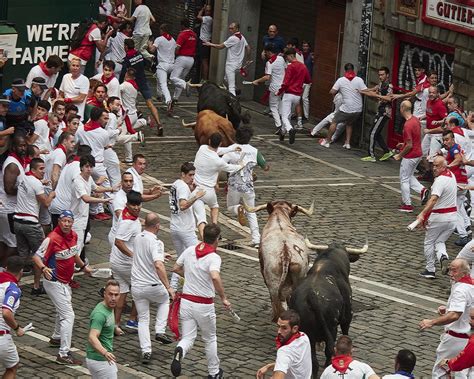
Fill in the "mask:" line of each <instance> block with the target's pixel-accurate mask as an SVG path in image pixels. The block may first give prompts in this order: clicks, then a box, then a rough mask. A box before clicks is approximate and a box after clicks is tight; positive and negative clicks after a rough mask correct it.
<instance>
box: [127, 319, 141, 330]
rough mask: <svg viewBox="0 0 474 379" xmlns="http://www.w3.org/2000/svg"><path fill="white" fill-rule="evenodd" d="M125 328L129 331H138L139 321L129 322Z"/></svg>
mask: <svg viewBox="0 0 474 379" xmlns="http://www.w3.org/2000/svg"><path fill="white" fill-rule="evenodd" d="M125 327H126V328H128V329H135V330H138V321H135V320H128V321H127V323H126V324H125Z"/></svg>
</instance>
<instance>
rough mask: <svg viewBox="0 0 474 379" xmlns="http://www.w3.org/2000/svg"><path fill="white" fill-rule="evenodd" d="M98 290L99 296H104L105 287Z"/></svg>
mask: <svg viewBox="0 0 474 379" xmlns="http://www.w3.org/2000/svg"><path fill="white" fill-rule="evenodd" d="M97 292H98V294H99V296H100V297H102V298H103V297H104V293H105V287H102V288H100V289H99V290H98V291H97Z"/></svg>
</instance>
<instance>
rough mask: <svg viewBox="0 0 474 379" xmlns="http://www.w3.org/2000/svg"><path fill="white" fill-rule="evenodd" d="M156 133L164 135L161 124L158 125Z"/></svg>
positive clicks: (160, 135)
mask: <svg viewBox="0 0 474 379" xmlns="http://www.w3.org/2000/svg"><path fill="white" fill-rule="evenodd" d="M156 135H157V136H158V137H163V135H164V129H163V127H162V126H160V127H159V128H158V129H157V131H156Z"/></svg>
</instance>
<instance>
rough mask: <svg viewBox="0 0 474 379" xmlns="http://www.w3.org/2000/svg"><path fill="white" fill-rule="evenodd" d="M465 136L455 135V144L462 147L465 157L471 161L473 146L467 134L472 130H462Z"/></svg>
mask: <svg viewBox="0 0 474 379" xmlns="http://www.w3.org/2000/svg"><path fill="white" fill-rule="evenodd" d="M462 131H463V133H464V135H463V136H462V135H460V134H458V133H453V134H454V142H456V143H457V144H458V145H459V146H461V149H462V151H464V156H465V157H466V158H467V159H471V157H472V144H471V140H470V139H469V134H468V133H466V131H467V132H471V130H468V129H463V130H462Z"/></svg>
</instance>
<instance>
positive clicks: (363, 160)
mask: <svg viewBox="0 0 474 379" xmlns="http://www.w3.org/2000/svg"><path fill="white" fill-rule="evenodd" d="M360 160H361V161H362V162H377V159H376V158H375V157H373V156H371V155H369V156H367V157H364V158H360Z"/></svg>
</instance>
